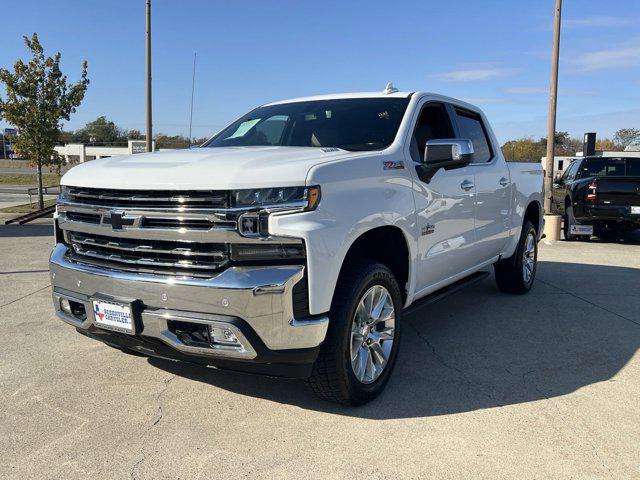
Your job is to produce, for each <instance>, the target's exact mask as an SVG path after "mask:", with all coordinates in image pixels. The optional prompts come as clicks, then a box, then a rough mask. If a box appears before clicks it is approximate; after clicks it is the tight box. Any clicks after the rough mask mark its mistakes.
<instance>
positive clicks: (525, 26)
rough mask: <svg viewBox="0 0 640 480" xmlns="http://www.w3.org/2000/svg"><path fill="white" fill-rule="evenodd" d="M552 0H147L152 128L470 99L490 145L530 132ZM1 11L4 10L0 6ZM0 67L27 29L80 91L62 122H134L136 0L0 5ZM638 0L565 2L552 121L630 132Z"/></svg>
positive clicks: (138, 111)
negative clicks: (334, 103)
mask: <svg viewBox="0 0 640 480" xmlns="http://www.w3.org/2000/svg"><path fill="white" fill-rule="evenodd" d="M553 3H554V2H553V0H535V1H531V0H510V1H490V0H487V1H478V0H460V1H451V0H450V1H446V2H440V1H427V0H417V1H404V0H394V1H377V0H375V1H374V0H370V1H348V0H343V1H333V0H331V1H313V2H312V1H284V0H282V1H276V0H264V1H257V0H253V1H251V0H245V1H243V2H228V1H227V2H223V1H195V0H193V1H176V0H153V48H154V65H153V78H154V101H153V106H154V129H155V130H154V131H155V132H164V133H169V134H175V133H180V134H186V133H187V132H188V121H189V100H190V95H191V68H192V62H193V53H194V52H197V54H198V65H197V77H196V97H195V98H196V100H195V107H194V119H193V124H194V128H193V134H194V136H206V135H209V134H211V133H213V132H215V131H216V130H218V129H220V128H221V127H223V126H224V125H226V124H227V123H229V122H230V121H231V120H233V119H234V118H235V117H237V116H239V115H240V114H242V113H244V112H245V111H247V110H249V109H251V108H253V107H254V106H256V105H259V104H261V103H265V102H268V101H273V100H277V99H282V98H289V97H297V96H304V95H313V94H320V93H332V92H344V91H363V90H364V91H371V90H382V88H383V87H384V85H385V83H386V82H387V81H388V80H393V82H394V84H395V85H396V86H397V87H399V88H400V89H401V90H426V91H434V92H437V93H443V94H446V95H451V96H454V97H459V98H462V99H465V100H467V101H470V102H472V103H475V104H477V105H479V106H480V107H482V108H483V109H484V110H485V112H486V113H487V115H488V116H489V118H490V120H491V121H492V124H493V126H494V130H495V131H496V134H497V135H498V138H499V140H500V141H501V142H504V141H506V140H508V139H511V138H516V137H522V136H534V137H538V136H543V135H545V131H546V114H547V109H548V82H549V68H550V57H551V52H550V50H551V41H552V23H553V19H552V15H553ZM9 13H10V16H7V14H9ZM3 14H4V21H3V26H2V29H0V45H1V47H0V65H1V66H3V67H5V68H6V67H9V66H12V65H13V63H14V62H15V60H16V59H17V58H18V57H20V56H24V55H25V54H26V49H25V47H24V45H23V43H22V38H21V36H22V35H23V34H31V33H32V32H37V33H38V35H39V36H40V40H41V42H42V43H43V44H44V46H45V48H46V50H47V51H48V52H49V53H54V52H55V51H61V52H62V56H63V69H64V71H65V73H67V74H68V76H69V77H70V79H71V80H74V79H76V78H77V76H78V73H79V71H80V64H81V62H82V60H83V59H87V60H88V62H89V77H90V79H91V84H90V86H89V90H88V92H87V96H86V98H85V101H84V103H83V104H82V105H81V107H80V108H79V110H78V112H77V113H76V114H75V115H74V116H73V117H72V119H71V121H70V122H68V124H67V125H65V128H66V129H77V128H80V127H82V126H83V125H84V124H85V123H86V122H88V121H91V120H93V119H95V118H96V117H97V116H99V115H106V116H107V117H108V118H109V119H112V120H114V121H115V122H116V123H117V124H118V125H120V126H122V127H125V128H137V129H140V130H144V125H145V123H144V122H145V110H144V108H145V104H144V79H145V70H144V68H145V67H144V58H145V57H144V20H145V19H144V0H122V1H115V0H110V1H101V2H97V1H83V0H74V1H71V0H56V1H45V0H42V1H30V0H22V1H20V2H9V3H8V4H6V5H5V6H4V7H3ZM638 19H640V2H638V1H637V0H610V1H608V2H602V0H565V2H564V10H563V31H562V40H561V47H562V54H561V64H560V97H559V104H558V130H568V131H569V132H570V133H571V134H572V135H575V136H581V135H582V133H583V132H585V131H596V132H598V135H599V137H603V136H609V135H612V133H613V132H614V131H615V130H617V129H618V128H622V127H638V128H640V23H639V22H638Z"/></svg>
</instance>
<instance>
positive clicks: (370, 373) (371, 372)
mask: <svg viewBox="0 0 640 480" xmlns="http://www.w3.org/2000/svg"><path fill="white" fill-rule="evenodd" d="M377 376H378V375H377V372H376V366H375V365H374V364H373V355H372V354H371V349H369V348H367V370H366V377H367V380H372V381H373V380H375V379H376V378H377Z"/></svg>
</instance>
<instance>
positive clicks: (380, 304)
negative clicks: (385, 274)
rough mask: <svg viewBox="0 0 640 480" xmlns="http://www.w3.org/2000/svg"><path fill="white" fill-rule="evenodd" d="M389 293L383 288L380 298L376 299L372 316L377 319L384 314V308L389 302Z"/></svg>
mask: <svg viewBox="0 0 640 480" xmlns="http://www.w3.org/2000/svg"><path fill="white" fill-rule="evenodd" d="M387 298H388V294H387V291H386V290H383V289H381V292H380V294H379V295H378V298H377V299H376V303H375V306H374V307H373V309H372V310H371V318H372V319H373V320H374V321H376V320H379V319H380V315H381V314H382V309H383V308H384V307H385V305H386V303H387Z"/></svg>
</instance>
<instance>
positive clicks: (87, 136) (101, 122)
mask: <svg viewBox="0 0 640 480" xmlns="http://www.w3.org/2000/svg"><path fill="white" fill-rule="evenodd" d="M127 133H128V132H127V131H126V130H123V129H121V128H119V127H118V126H117V125H116V124H115V123H114V122H112V121H111V120H107V117H105V116H104V115H102V116H100V117H98V118H96V119H95V120H94V121H93V122H89V123H87V124H86V125H85V126H84V128H81V129H80V130H78V131H76V132H75V133H74V134H73V141H75V142H79V143H114V142H126V141H127Z"/></svg>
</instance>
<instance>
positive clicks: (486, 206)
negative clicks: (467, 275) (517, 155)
mask: <svg viewBox="0 0 640 480" xmlns="http://www.w3.org/2000/svg"><path fill="white" fill-rule="evenodd" d="M455 127H456V130H457V132H456V136H457V137H459V138H468V139H469V140H471V141H472V142H473V160H472V162H471V164H470V167H471V169H472V170H473V172H474V176H475V183H476V205H475V218H476V220H475V228H476V247H475V248H474V252H475V255H476V257H475V259H476V264H479V263H482V262H484V261H486V260H489V259H491V258H493V257H495V256H497V255H499V254H500V253H501V252H502V249H503V248H504V246H505V244H506V243H507V240H508V239H509V229H510V228H511V225H510V208H511V196H512V192H514V191H516V190H514V186H513V185H512V184H511V178H510V175H509V168H508V167H507V164H506V162H505V161H504V158H503V157H502V155H501V153H500V151H499V147H497V145H496V144H495V143H494V142H492V141H491V138H492V136H491V135H490V134H489V128H488V125H487V124H486V122H485V121H484V119H483V118H482V115H481V114H480V113H478V112H474V111H471V110H467V109H463V108H459V107H455Z"/></svg>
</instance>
